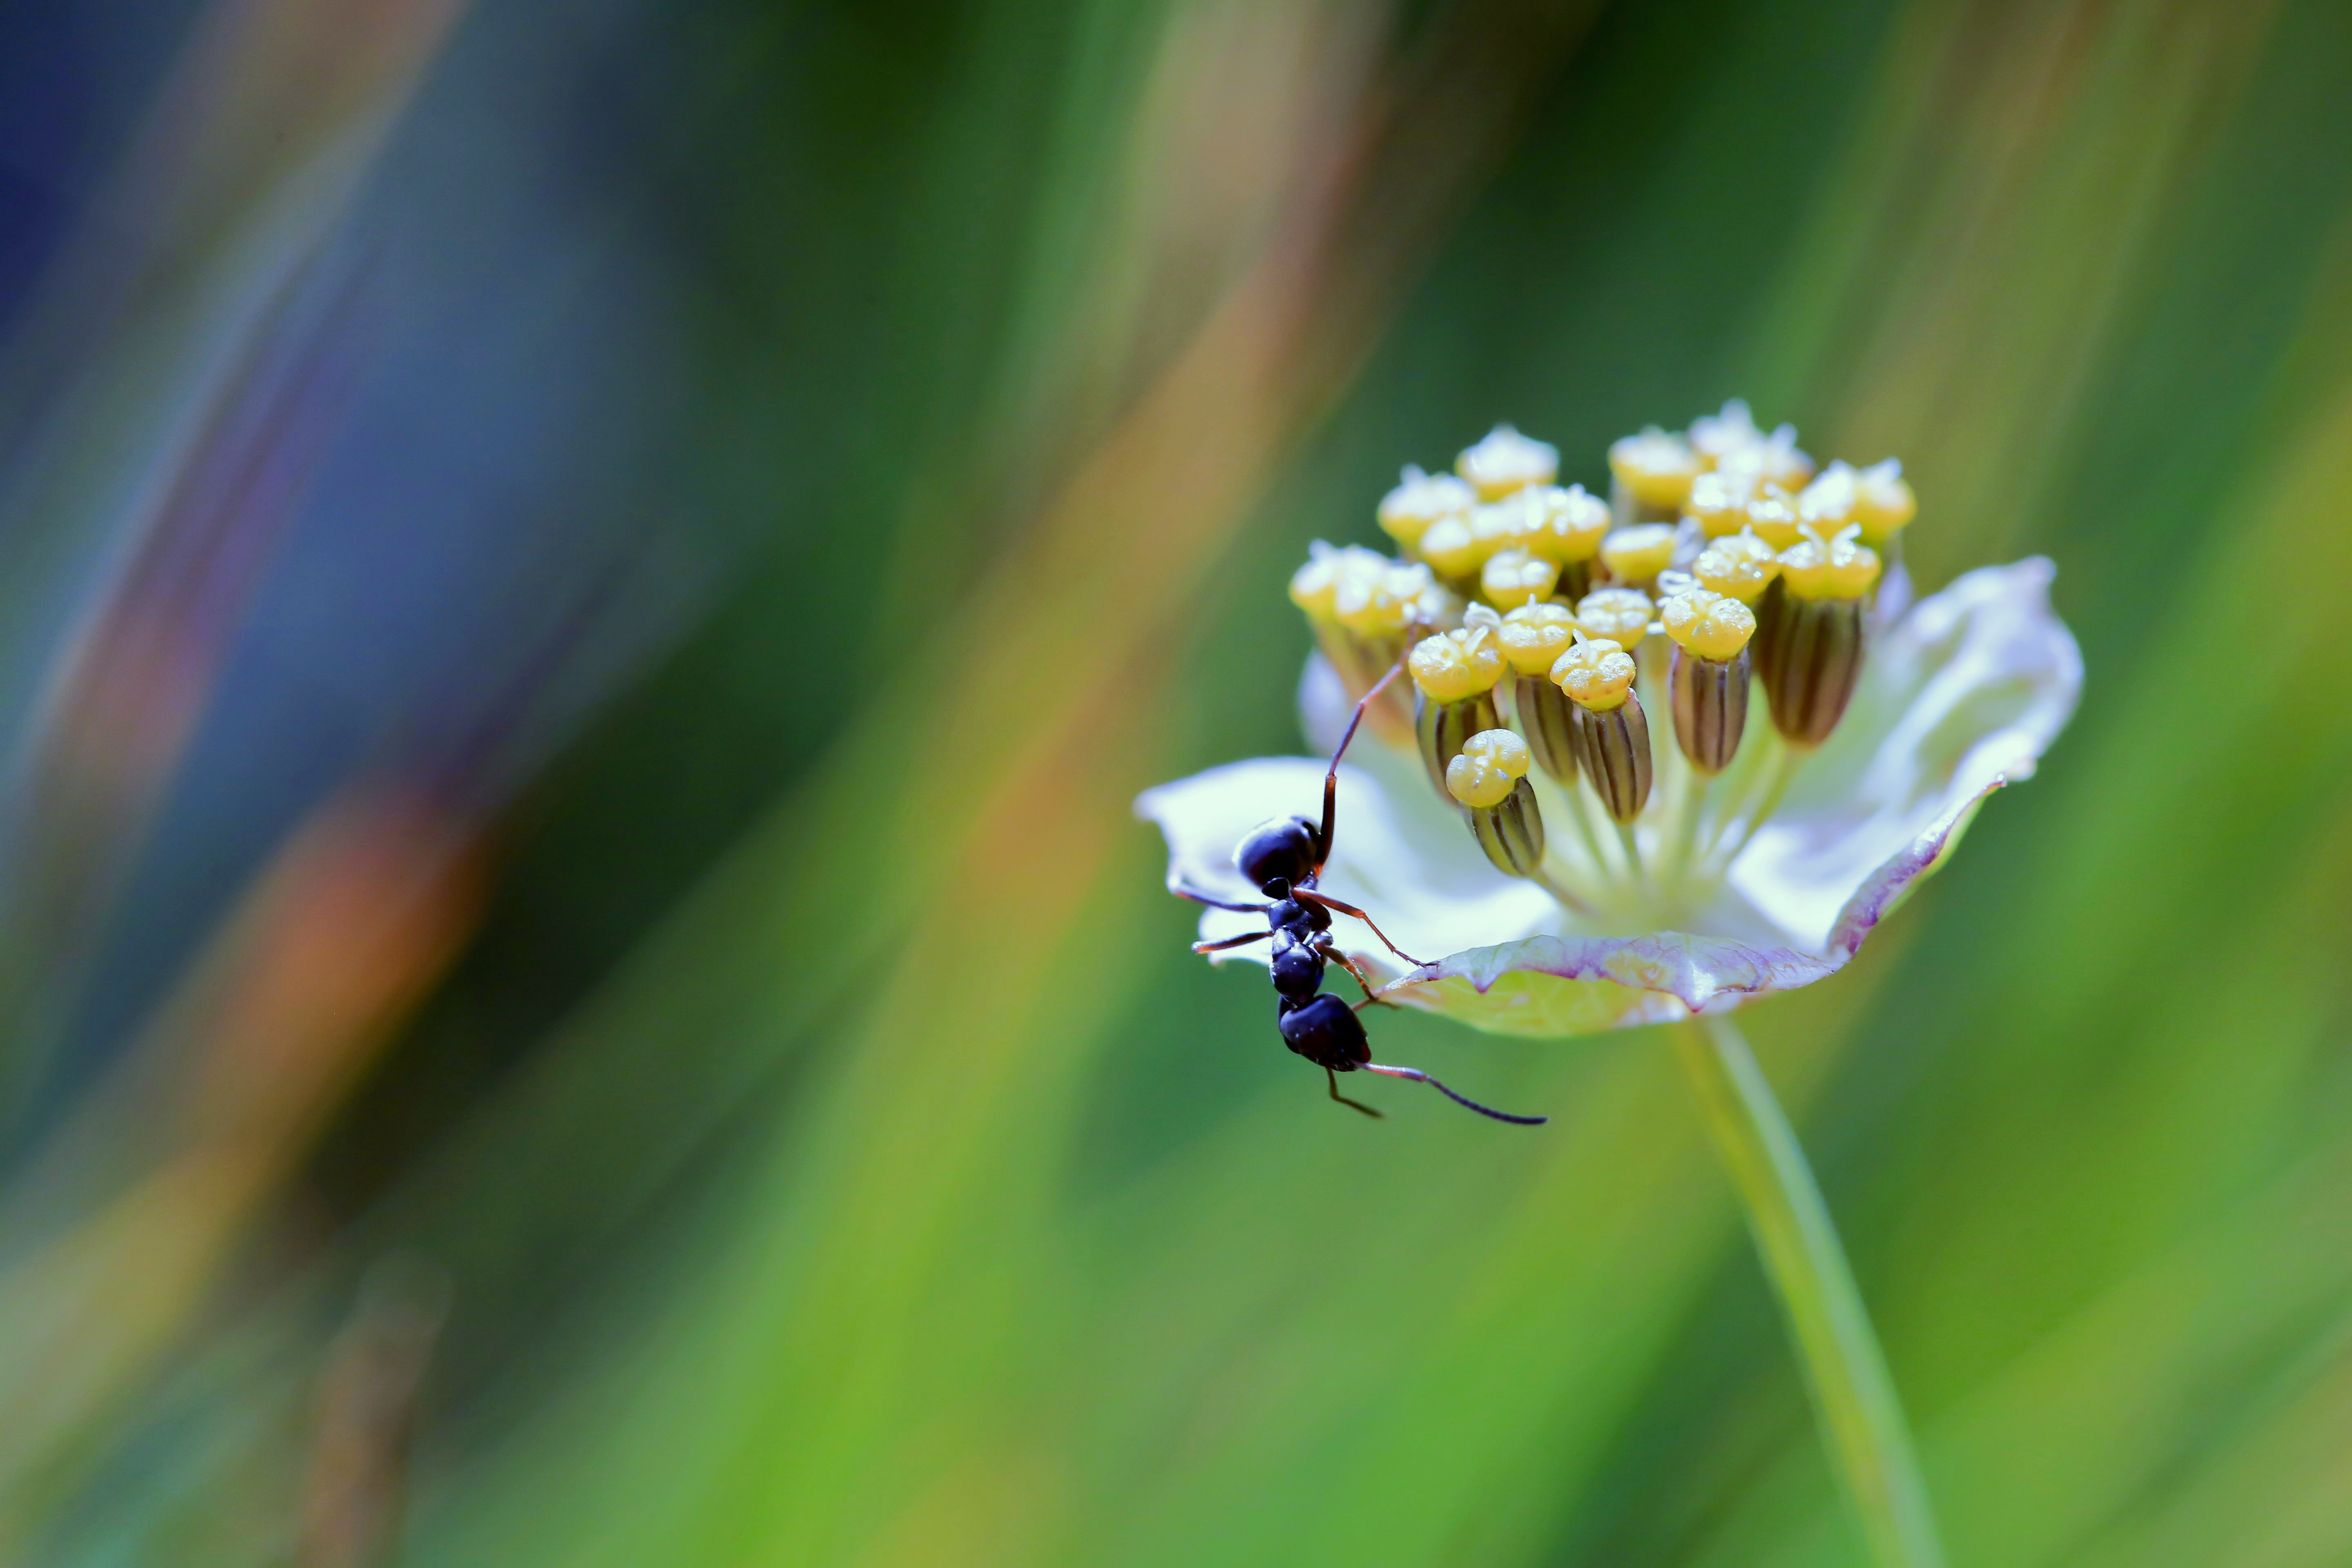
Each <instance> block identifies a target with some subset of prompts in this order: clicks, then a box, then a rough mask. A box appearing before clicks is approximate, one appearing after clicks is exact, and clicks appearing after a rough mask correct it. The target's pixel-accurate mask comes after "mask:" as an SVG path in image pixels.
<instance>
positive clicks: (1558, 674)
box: [1551, 637, 1633, 713]
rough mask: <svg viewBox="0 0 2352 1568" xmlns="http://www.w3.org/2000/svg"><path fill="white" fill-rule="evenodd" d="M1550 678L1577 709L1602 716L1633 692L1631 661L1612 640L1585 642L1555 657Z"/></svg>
mask: <svg viewBox="0 0 2352 1568" xmlns="http://www.w3.org/2000/svg"><path fill="white" fill-rule="evenodd" d="M1551 678H1552V680H1553V681H1554V682H1555V683H1556V684H1557V685H1558V686H1559V689H1561V690H1562V691H1565V692H1567V693H1568V695H1569V697H1570V700H1573V701H1575V702H1576V703H1577V704H1578V705H1579V706H1580V707H1585V708H1590V709H1591V710H1593V711H1594V712H1595V713H1606V712H1608V711H1609V710H1611V709H1612V708H1622V707H1623V706H1624V703H1625V694H1626V693H1627V692H1629V691H1631V690H1633V656H1632V655H1631V654H1629V653H1627V652H1626V651H1625V650H1624V649H1623V648H1622V647H1618V646H1617V644H1616V642H1615V641H1614V640H1612V638H1609V637H1592V638H1588V639H1587V640H1585V641H1582V642H1579V643H1578V644H1577V645H1576V646H1575V647H1571V648H1570V649H1569V650H1568V651H1567V652H1566V653H1564V654H1561V655H1560V656H1559V661H1558V662H1557V663H1555V664H1554V665H1553V666H1552V667H1551Z"/></svg>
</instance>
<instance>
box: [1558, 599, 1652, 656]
mask: <svg viewBox="0 0 2352 1568" xmlns="http://www.w3.org/2000/svg"><path fill="white" fill-rule="evenodd" d="M1576 624H1577V626H1579V627H1580V628H1581V629H1582V630H1583V632H1584V635H1585V636H1586V637H1602V638H1606V639H1607V640H1608V641H1610V642H1612V643H1613V644H1615V645H1616V646H1617V647H1621V648H1630V647H1633V645H1634V644H1636V643H1638V642H1640V641H1641V640H1642V638H1643V637H1644V636H1645V635H1646V634H1647V633H1648V632H1649V629H1650V596H1649V595H1647V594H1644V593H1643V592H1642V590H1641V589H1639V588H1595V589H1594V590H1593V591H1592V592H1591V593H1590V594H1587V595H1584V597H1583V599H1582V600H1580V602H1579V603H1578V605H1577V606H1576Z"/></svg>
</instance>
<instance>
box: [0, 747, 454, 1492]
mask: <svg viewBox="0 0 2352 1568" xmlns="http://www.w3.org/2000/svg"><path fill="white" fill-rule="evenodd" d="M482 894H483V878H482V876H481V872H480V868H479V865H478V858H477V857H476V855H475V853H474V850H473V847H472V840H471V838H470V837H469V834H468V830H467V826H466V825H465V824H464V823H462V822H460V821H459V820H457V819H455V818H453V817H451V816H448V815H446V814H445V813H444V812H442V811H441V810H439V809H438V808H436V806H434V805H431V804H430V803H429V802H427V801H425V800H424V799H421V798H419V797H416V796H415V795H407V794H404V793H402V792H399V791H397V790H391V791H386V790H362V791H354V792H352V793H350V794H347V795H344V796H343V797H341V798H340V799H338V800H336V801H333V802H331V803H330V804H329V805H327V806H325V807H324V808H322V809H321V810H320V812H318V813H317V814H316V815H315V816H313V817H312V818H311V819H310V821H309V822H308V823H307V824H306V825H305V826H303V827H302V828H301V829H300V830H299V832H298V833H296V834H295V835H294V837H292V838H291V839H290V840H289V842H288V843H287V844H286V846H285V847H284V848H283V849H282V850H281V851H280V852H279V854H278V857H277V858H276V859H275V861H274V862H273V863H272V865H271V866H270V867H269V868H268V871H267V872H266V873H265V875H264V876H263V877H262V878H261V879H260V880H259V882H258V883H257V886H256V887H255V888H254V889H252V890H251V892H250V893H248V894H247V897H246V899H245V900H244V901H243V904H242V906H241V907H240V909H239V910H238V911H237V913H236V916H235V917H234V918H233V919H232V920H231V921H229V922H228V924H227V926H226V929H225V930H224V931H223V932H222V934H221V936H220V937H219V938H218V940H217V941H216V942H215V946H214V948H213V950H212V951H211V952H209V953H208V954H207V955H206V956H205V959H204V960H203V961H202V962H201V963H200V964H199V965H198V967H197V969H196V971H195V973H194V975H193V976H192V978H191V979H190V980H189V982H188V983H187V984H185V985H184V988H183V990H182V992H181V993H180V994H179V995H178V996H176V997H175V998H174V999H173V1002H172V1003H171V1004H170V1005H168V1006H167V1007H166V1008H165V1009H164V1011H163V1015H162V1016H161V1017H160V1018H159V1020H158V1022H157V1024H156V1025H155V1026H153V1028H152V1031H151V1032H150V1034H149V1035H148V1036H147V1037H144V1038H142V1041H141V1042H140V1045H139V1048H138V1049H137V1051H136V1052H135V1053H134V1056H133V1057H132V1058H131V1060H130V1061H128V1062H127V1063H126V1064H125V1065H124V1068H122V1070H121V1073H120V1074H119V1076H118V1078H117V1079H116V1080H115V1081H114V1082H112V1083H111V1084H110V1086H109V1087H108V1089H106V1090H105V1091H103V1092H101V1093H100V1094H99V1095H97V1096H94V1097H93V1101H92V1103H91V1104H90V1105H89V1107H88V1109H87V1110H85V1111H84V1113H83V1115H82V1117H81V1118H80V1120H79V1123H78V1125H77V1126H76V1127H75V1128H74V1129H73V1130H72V1131H70V1132H69V1133H68V1136H66V1137H65V1138H64V1139H62V1140H61V1141H60V1144H59V1146H58V1148H56V1149H55V1150H53V1151H52V1152H51V1153H50V1154H49V1156H48V1157H47V1158H46V1159H45V1161H44V1162H43V1163H42V1165H41V1167H40V1168H38V1169H37V1171H36V1172H34V1173H32V1175H31V1176H30V1178H29V1179H27V1180H26V1181H25V1182H22V1183H20V1184H18V1192H19V1201H20V1202H21V1203H25V1204H29V1205H37V1207H36V1209H35V1211H34V1212H35V1215H38V1216H41V1217H39V1218H34V1219H30V1220H28V1219H27V1218H26V1217H25V1216H22V1215H20V1216H18V1220H17V1225H16V1226H15V1227H13V1228H16V1229H17V1230H18V1231H19V1233H20V1235H21V1234H22V1233H23V1232H24V1231H26V1230H29V1229H31V1228H33V1226H35V1225H41V1226H43V1228H47V1227H48V1225H49V1224H50V1223H53V1222H49V1221H47V1216H50V1215H57V1214H58V1213H59V1212H60V1211H62V1212H63V1213H65V1214H67V1215H80V1216H81V1217H80V1218H79V1219H77V1220H72V1221H69V1222H68V1224H69V1226H70V1227H69V1228H68V1229H67V1230H66V1231H65V1232H64V1234H62V1235H54V1236H51V1237H48V1238H46V1239H40V1238H35V1239H36V1242H37V1244H36V1245H33V1246H31V1247H29V1248H28V1249H25V1250H19V1251H18V1252H17V1255H16V1258H15V1260H14V1261H13V1262H12V1263H11V1264H10V1266H9V1267H8V1268H7V1270H6V1271H5V1274H0V1406H5V1408H6V1409H7V1410H8V1411H9V1412H10V1420H9V1421H8V1423H7V1424H6V1426H5V1427H0V1528H5V1527H6V1526H7V1525H9V1524H10V1523H12V1522H14V1516H15V1512H16V1507H15V1505H16V1504H18V1503H20V1502H21V1501H22V1491H23V1489H25V1488H26V1483H27V1482H29V1481H31V1480H33V1479H36V1478H37V1475H38V1474H39V1473H40V1471H41V1470H42V1469H43V1468H45V1467H46V1466H47V1465H49V1464H52V1463H55V1462H58V1455H59V1452H60V1449H61V1446H63V1445H65V1444H68V1443H69V1442H70V1440H71V1438H72V1437H73V1436H74V1435H75V1434H76V1433H77V1432H78V1431H79V1430H81V1429H83V1428H84V1427H85V1426H87V1425H88V1424H89V1423H91V1422H93V1421H95V1420H97V1419H99V1418H100V1417H101V1416H102V1415H104V1413H105V1411H106V1410H107V1408H108V1407H109V1406H110V1404H111V1403H112V1402H113V1401H114V1400H115V1399H116V1398H117V1397H118V1396H120V1395H121V1394H122V1393H123V1392H125V1391H126V1390H127V1389H128V1388H129V1387H130V1386H131V1384H132V1383H133V1382H134V1381H135V1380H136V1379H137V1377H138V1376H139V1375H140V1373H142V1371H143V1370H144V1369H145V1368H146V1367H147V1366H148V1365H150V1364H151V1363H152V1361H153V1360H154V1358H155V1357H156V1356H157V1355H158V1354H159V1353H160V1352H163V1350H164V1349H166V1348H167V1347H168V1346H169V1344H170V1343H171V1342H172V1341H173V1339H174V1338H175V1337H176V1336H177V1335H178V1334H179V1333H180V1332H181V1331H183V1329H184V1327H185V1326H186V1324H187V1322H188V1320H189V1318H190V1317H191V1315H192V1314H193V1313H194V1312H195V1311H196V1310H198V1309H199V1308H200V1307H202V1305H203V1304H204V1303H205V1300H207V1299H208V1297H209V1294H210V1291H211V1289H212V1287H213V1286H214V1285H215V1281H216V1279H217V1278H218V1276H219V1274H220V1271H221V1268H222V1265H223V1262H224V1260H225V1259H226V1258H227V1257H228V1255H229V1253H230V1249H231V1248H232V1247H234V1246H235V1245H236V1243H237V1242H238V1241H239V1240H240V1239H241V1238H242V1237H244V1236H245V1235H246V1233H247V1228H248V1226H249V1224H250V1222H251V1221H252V1220H253V1219H254V1217H255V1216H256V1215H257V1211H258V1210H259V1209H260V1208H261V1207H262V1205H264V1204H265V1203H266V1202H267V1201H268V1200H269V1198H270V1197H271V1196H272V1194H274V1193H275V1192H276V1190H277V1189H278V1186H279V1184H282V1183H283V1181H284V1180H285V1178H286V1176H287V1174H288V1173H289V1170H290V1169H291V1168H292V1167H293V1165H294V1164H295V1163H296V1162H297V1161H298V1160H299V1158H300V1157H301V1155H302V1153H303V1152H304V1151H305V1150H306V1149H307V1148H308V1146H309V1144H310V1141H311V1139H312V1138H313V1137H314V1136H315V1135H316V1133H317V1131H319V1129H320V1125H321V1123H322V1122H323V1121H324V1120H325V1119H326V1118H327V1116H328V1115H329V1114H330V1113H331V1111H332V1110H333V1109H334V1108H335V1106H336V1105H337V1104H338V1103H340V1102H341V1099H342V1098H343V1096H344V1094H345V1093H346V1092H347V1091H348V1089H350V1087H351V1086H352V1083H353V1082H354V1081H355V1080H356V1079H357V1078H358V1077H359V1075H360V1074H361V1073H362V1072H363V1071H364V1070H365V1069H366V1068H367V1066H368V1065H369V1063H370V1062H371V1061H372V1060H373V1058H374V1056H375V1054H376V1050H377V1048H378V1047H380V1046H381V1044H382V1043H383V1041H384V1040H385V1039H386V1038H387V1037H388V1036H389V1034H390V1032H391V1030H392V1029H393V1027H394V1025H395V1024H396V1023H397V1022H398V1020H399V1018H400V1016H402V1015H403V1013H404V1012H405V1010H406V1009H407V1008H408V1007H409V1006H410V1005H412V1004H413V1003H414V1002H415V1000H416V999H417V997H418V996H419V995H420V994H422V993H423V992H424V991H425V988H426V987H427V986H428V985H429V984H431V983H432V982H433V981H434V979H435V978H436V977H437V976H438V975H439V974H440V973H441V972H442V970H443V969H444V968H445V967H446V964H447V963H448V961H449V959H450V957H451V956H452V955H453V954H454V953H455V952H457V947H458V945H459V943H460V942H462V941H463V940H464V938H465V937H466V935H467V933H468V932H469V931H471V930H472V928H473V926H474V923H475V921H476V919H477V917H478V913H479V910H480V908H481V902H482Z"/></svg>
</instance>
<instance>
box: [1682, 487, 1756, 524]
mask: <svg viewBox="0 0 2352 1568" xmlns="http://www.w3.org/2000/svg"><path fill="white" fill-rule="evenodd" d="M1755 493H1756V487H1755V485H1754V484H1753V483H1752V482H1751V481H1750V480H1749V479H1748V477H1747V476H1745V475H1741V474H1724V473H1712V472H1711V473H1705V474H1701V475H1700V476H1699V477H1698V478H1696V479H1693V480H1692V481H1691V488H1690V499H1689V500H1685V502H1683V515H1684V516H1685V517H1686V518H1689V519H1690V520H1691V521H1694V522H1696V523H1697V524H1698V526H1699V528H1700V530H1701V531H1703V532H1704V533H1706V536H1707V537H1708V538H1709V539H1720V538H1722V537H1724V536H1725V535H1726V534H1731V533H1738V531H1740V530H1741V529H1743V528H1746V527H1747V526H1748V501H1749V500H1750V499H1752V498H1753V497H1754V495H1755Z"/></svg>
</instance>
